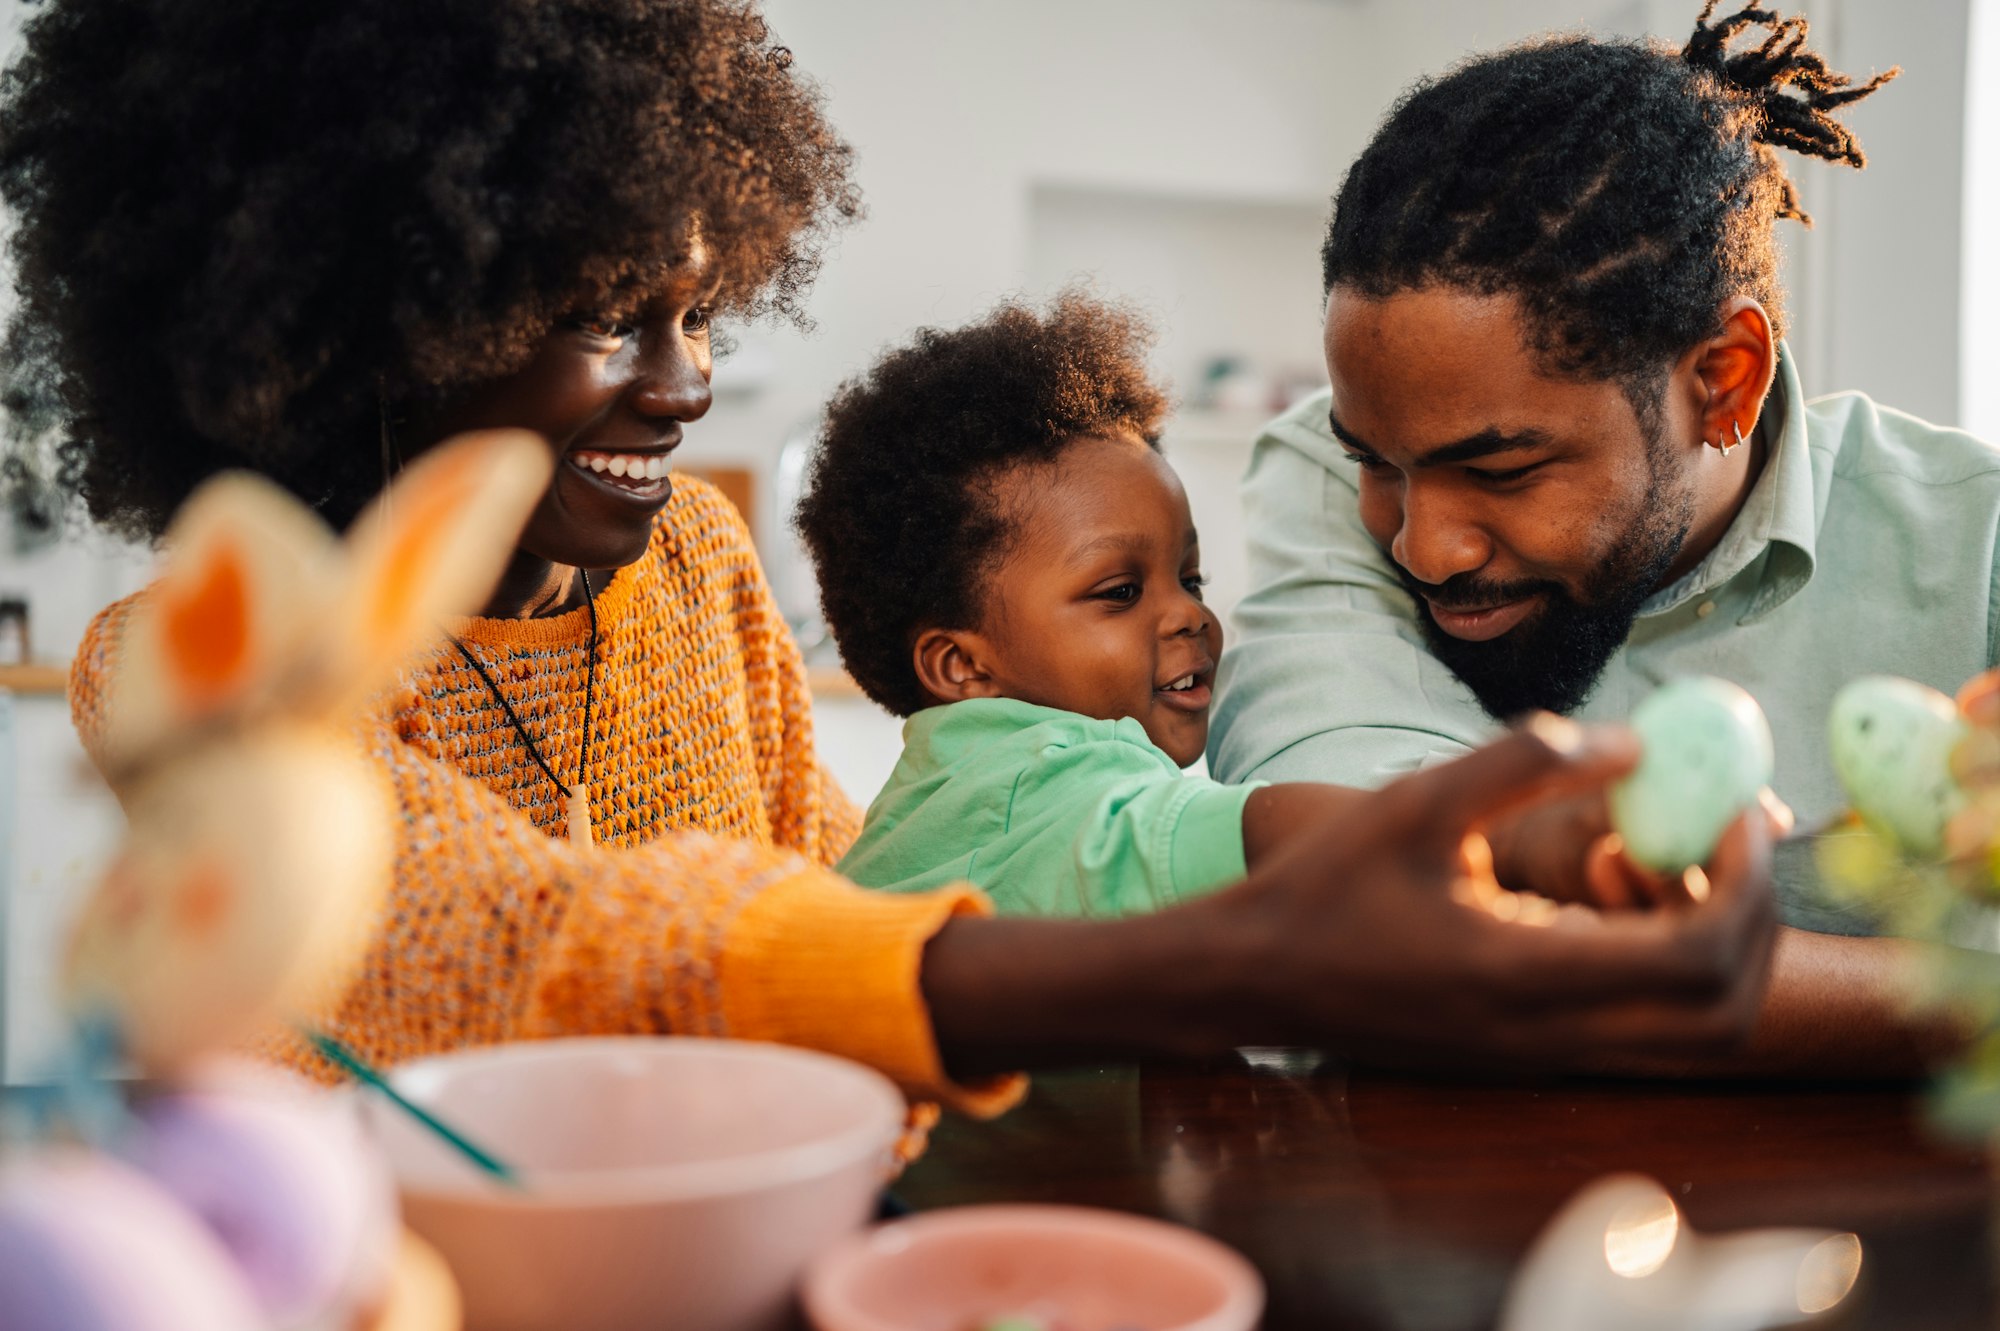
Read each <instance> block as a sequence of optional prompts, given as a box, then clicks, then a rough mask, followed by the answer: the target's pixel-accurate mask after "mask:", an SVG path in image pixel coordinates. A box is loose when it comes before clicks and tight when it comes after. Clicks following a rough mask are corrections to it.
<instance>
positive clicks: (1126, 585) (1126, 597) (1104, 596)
mask: <svg viewBox="0 0 2000 1331" xmlns="http://www.w3.org/2000/svg"><path fill="white" fill-rule="evenodd" d="M1097 596H1098V599H1099V600H1104V601H1116V602H1117V603H1118V604H1119V605H1130V604H1131V603H1132V602H1134V601H1136V600H1138V599H1139V584H1138V583H1136V582H1121V583H1119V584H1118V585H1117V586H1115V587H1106V588H1105V589H1104V590H1103V591H1101V592H1099V593H1097Z"/></svg>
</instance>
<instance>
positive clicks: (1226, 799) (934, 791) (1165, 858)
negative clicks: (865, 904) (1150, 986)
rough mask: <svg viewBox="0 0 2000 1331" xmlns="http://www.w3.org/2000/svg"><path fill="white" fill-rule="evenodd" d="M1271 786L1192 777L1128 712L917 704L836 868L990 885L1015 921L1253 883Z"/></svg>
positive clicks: (861, 876)
mask: <svg viewBox="0 0 2000 1331" xmlns="http://www.w3.org/2000/svg"><path fill="white" fill-rule="evenodd" d="M1261 784H1262V783H1261V782H1257V783H1252V784H1249V785H1240V786H1225V785H1223V784H1221V783H1220V782H1216V781H1211V780H1209V779H1208V778H1207V777H1200V776H1189V775H1188V774H1186V773H1185V772H1183V771H1181V770H1180V768H1179V767H1178V766H1176V765H1175V763H1174V760H1173V759H1172V758H1169V757H1168V756H1167V755H1166V754H1165V753H1164V752H1162V751H1161V750H1160V748H1159V747H1158V746H1157V745H1155V744H1154V743H1153V742H1152V741H1151V740H1149V739H1147V738H1146V730H1145V727H1143V726H1141V725H1140V724H1139V723H1138V722H1137V721H1134V720H1132V719H1131V718H1130V717H1125V718H1121V719H1120V720H1117V721H1097V720H1093V719H1092V718H1090V717H1087V716H1079V715H1078V714H1076V713H1075V712H1063V711H1057V710H1056V709H1054V708H1052V707H1037V706H1035V705H1034V704H1032V703H1025V702H1016V701H1014V700H1012V699H1009V698H978V699H974V700H972V701H969V702H959V703H951V704H949V705H947V706H943V707H932V708H928V709H926V710H924V711H921V712H918V713H917V714H916V715H915V716H913V717H911V718H910V719H909V721H907V722H906V723H905V724H904V726H903V756H902V758H901V759H900V760H899V761H898V762H897V763H896V770H895V771H894V772H893V773H891V774H890V777H889V784H888V785H887V786H885V787H883V790H882V793H881V794H880V795H877V796H876V797H875V802H874V803H873V804H871V805H869V806H868V819H867V821H866V823H864V824H863V826H862V828H861V836H860V838H859V839H858V840H857V841H855V843H854V846H853V848H852V849H850V850H849V851H848V852H847V856H846V858H845V859H843V860H841V862H840V872H842V873H843V874H845V875H847V876H848V877H849V878H852V879H853V880H854V881H855V882H857V883H860V884H861V885H863V886H864V887H874V888H881V889H884V890H886V891H891V892H918V891H923V890H925V889H927V888H933V887H939V886H942V885H944V884H946V883H956V882H968V881H969V882H971V883H974V884H976V885H977V886H979V887H980V888H983V889H984V890H985V891H986V892H987V894H988V895H990V896H991V897H992V898H993V900H994V903H995V904H996V905H998V906H999V908H1000V910H1001V911H1002V912H1004V913H1006V914H1009V915H1071V916H1075V915H1090V916H1100V917H1103V916H1114V915H1131V914H1137V913H1139V912H1143V911H1151V910H1158V909H1160V908H1161V907H1164V906H1170V905H1172V904H1173V903H1175V902H1176V901H1180V900H1183V899H1184V898H1187V897H1191V896H1195V895H1197V894H1199V893H1202V892H1207V891H1210V890H1211V889H1214V888H1217V887H1221V886H1224V885H1225V884H1228V883H1233V882H1235V881H1236V880H1238V879H1240V878H1242V877H1243V874H1244V864H1243V804H1244V801H1245V800H1247V799H1249V798H1250V792H1251V791H1252V790H1254V789H1256V788H1257V786H1258V785H1261Z"/></svg>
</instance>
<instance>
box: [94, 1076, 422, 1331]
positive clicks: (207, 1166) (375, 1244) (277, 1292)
mask: <svg viewBox="0 0 2000 1331" xmlns="http://www.w3.org/2000/svg"><path fill="white" fill-rule="evenodd" d="M192 1080H193V1084H192V1085H189V1086H185V1087H182V1088H180V1089H176V1090H173V1091H170V1092H168V1093H166V1094H162V1095H158V1096H156V1097H153V1098H151V1099H148V1100H147V1101H145V1102H144V1103H143V1104H142V1105H141V1106H140V1108H139V1121H140V1127H139V1131H138V1132H137V1133H136V1134H135V1135H134V1139H133V1144H132V1147H131V1153H132V1157H133V1160H134V1162H135V1163H137V1164H138V1165H139V1166H140V1167H141V1168H142V1169H144V1170H145V1171H146V1172H147V1173H148V1174H150V1175H152V1176H153V1178H154V1179H156V1180H157V1181H158V1182H159V1183H160V1184H161V1186H163V1187H165V1188H166V1189H167V1190H168V1191H169V1192H171V1193H172V1194H173V1195H174V1196H175V1197H177V1198H178V1199H179V1200H180V1202H181V1204H182V1205H184V1206H185V1207H187V1209H188V1210H189V1211H191V1212H192V1213H194V1214H195V1215H197V1216H199V1217H200V1218H201V1219H202V1220H203V1221H205V1222H206V1223H207V1224H208V1227H209V1229H210V1230H211V1231H212V1232H213V1233H214V1234H215V1235H216V1237H217V1238H218V1239H219V1240H220V1241H221V1242H222V1244H223V1246H224V1247H225V1248H227V1249H228V1250H229V1252H230V1253H231V1255H232V1256H233V1257H234V1258H235V1259H236V1262H237V1265H238V1266H239V1267H240V1268H241V1269H242V1271H243V1273H244V1275H245V1276H246V1277H247V1278H248V1280H249V1283H250V1288H251V1290H252V1291H253V1292H254V1293H255V1295H256V1296H257V1300H258V1303H259V1304H260V1305H261V1306H262V1308H263V1310H264V1313H265V1315H266V1317H267V1318H268V1319H269V1320H270V1321H271V1322H272V1323H273V1324H274V1325H277V1326H283V1327H299V1326H316V1325H332V1326H341V1325H345V1324H347V1323H348V1322H349V1321H350V1320H352V1317H353V1315H354V1312H355V1310H356V1309H357V1308H359V1307H363V1306H366V1305H368V1304H371V1303H372V1302H374V1301H375V1300H376V1299H377V1298H378V1297H379V1296H380V1294H381V1292H382V1289H383V1286H384V1285H385V1284H386V1283H387V1281H388V1278H389V1272H390V1267H391V1262H392V1259H393V1257H394V1253H395V1241H396V1235H397V1229H398V1225H397V1220H396V1207H395V1192H394V1186H393V1184H392V1183H391V1181H390V1179H389V1175H388V1171H387V1167H386V1165H385V1164H384V1163H383V1162H382V1160H381V1159H380V1158H379V1157H378V1156H377V1154H376V1153H375V1151H374V1150H373V1149H372V1147H371V1146H370V1144H369V1143H368V1141H367V1140H366V1139H365V1138H364V1136H363V1131H362V1127H361V1123H360V1116H359V1115H358V1114H356V1113H354V1112H353V1105H352V1104H351V1103H350V1102H349V1101H348V1100H347V1099H346V1097H344V1096H335V1095H331V1094H329V1093H327V1092H324V1091H320V1090H318V1089H316V1088H311V1087H308V1086H306V1085H304V1084H303V1083H299V1082H297V1081H295V1080H294V1079H292V1078H290V1077H286V1076H284V1075H283V1074H280V1073H277V1072H274V1071H272V1070H270V1069H266V1068H260V1067H252V1066H248V1065H245V1064H241V1063H235V1062H231V1061H217V1062H211V1063H209V1064H207V1065H205V1066H203V1067H201V1068H200V1069H199V1070H198V1071H197V1072H196V1073H195V1074H194V1077H193V1079H192Z"/></svg>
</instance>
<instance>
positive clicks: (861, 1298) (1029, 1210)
mask: <svg viewBox="0 0 2000 1331" xmlns="http://www.w3.org/2000/svg"><path fill="white" fill-rule="evenodd" d="M805 1304H806V1313H807V1316H808V1317H810V1318H811V1320H812V1325H813V1327H814V1328H815V1331H977V1328H979V1327H981V1326H983V1325H985V1324H986V1323H987V1322H989V1321H992V1320H994V1319H996V1318H1000V1317H1005V1316H1009V1315H1026V1316H1032V1317H1039V1318H1040V1319H1041V1320H1042V1322H1043V1323H1044V1324H1046V1325H1049V1326H1051V1327H1057V1326H1059V1327H1061V1328H1063V1331H1122V1329H1123V1328H1132V1329H1133V1331H1250V1328H1252V1327H1254V1326H1255V1325H1256V1324H1257V1318H1258V1316H1259V1315H1260V1314H1261V1313H1262V1312H1263V1310H1264V1283H1263V1281H1262V1280H1260V1279H1259V1278H1258V1276H1257V1272H1256V1269H1255V1268H1254V1267H1252V1266H1251V1265H1250V1263H1249V1262H1247V1261H1245V1260H1244V1259H1243V1258H1242V1257H1240V1256H1239V1255H1237V1254H1236V1253H1235V1252H1233V1251H1232V1250H1230V1249H1228V1248H1225V1247H1224V1246H1222V1245H1221V1244H1220V1243H1217V1242H1216V1241H1215V1240H1213V1239H1210V1238H1204V1237H1203V1236H1202V1235H1200V1234H1197V1233H1195V1232H1194V1231H1193V1230H1188V1229H1181V1228H1180V1227H1178V1226H1175V1225H1169V1224H1166V1223H1164V1222H1162V1221H1158V1220H1146V1219H1142V1218H1141V1217H1138V1216H1132V1215H1125V1214H1122V1213H1120V1212H1116V1211H1093V1210H1089V1209H1086V1208H1084V1207H1074V1206H968V1207H962V1208H959V1209H957V1210H949V1211H935V1212H932V1213H930V1214H928V1215H920V1216H916V1217H914V1218H912V1219H909V1220H899V1221H897V1222H896V1223H894V1224H891V1225H884V1226H882V1227H881V1228H879V1229H876V1230H872V1231H870V1232H869V1233H866V1234H862V1235H858V1236H856V1237H855V1238H852V1239H850V1240H848V1241H847V1242H845V1243H842V1244H841V1245H840V1246H839V1247H837V1248H833V1249H830V1250H829V1251H828V1252H826V1253H825V1254H823V1255H822V1256H821V1257H819V1258H818V1259H817V1260H816V1261H814V1262H813V1264H812V1266H811V1268H810V1269H809V1270H808V1271H807V1272H806V1281H805Z"/></svg>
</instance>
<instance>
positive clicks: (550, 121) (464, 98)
mask: <svg viewBox="0 0 2000 1331" xmlns="http://www.w3.org/2000/svg"><path fill="white" fill-rule="evenodd" d="M26 37H27V45H26V51H25V54H23V55H22V56H21V57H20V58H19V60H18V61H17V62H16V63H15V64H14V65H13V66H12V67H11V68H9V69H8V70H7V72H6V74H5V76H4V81H0V198H3V199H4V201H5V203H6V204H7V205H8V206H9V207H10V208H11V209H12V210H13V211H14V213H15V215H16V217H17V219H18V225H17V227H16V230H15V232H14V235H13V239H12V254H13V257H14V259H15V261H16V263H17V265H18V269H19V290H20V303H19V305H18V307H17V308H16V310H15V312H14V314H13V317H12V321H11V323H10V325H9V327H8V330H7V337H6V342H5V346H4V351H0V387H4V391H5V405H6V406H7V407H8V409H9V414H10V420H9V432H10V435H11V437H12V439H13V442H14V446H15V448H16V450H17V451H25V450H27V449H32V448H34V447H37V444H36V441H38V440H45V439H47V438H49V437H50V436H51V435H53V437H54V438H56V439H57V440H58V446H59V453H58V456H59V457H60V460H61V462H60V467H61V475H62V477H63V479H64V481H65V482H66V484H67V486H68V487H69V488H70V489H72V490H73V491H75V492H78V493H80V494H81V496H82V498H83V500H84V502H85V504H86V506H87V508H88V510H89V512H90V513H91V515H92V516H94V517H95V518H97V519H98V520H99V521H101V522H103V523H106V524H108V525H110V526H111V527H113V528H115V529H117V530H120V531H122V532H124V533H126V534H130V535H142V536H143V535H157V534H158V533H159V532H160V531H161V529H162V528H163V527H164V526H165V524H166V523H167V521H168V519H169V517H170V516H171V515H172V513H173V511H174V509H175V508H176V507H177V506H178V505H179V504H180V502H181V501H182V500H183V499H184V498H186V497H187V495H188V493H189V491H190V490H192V489H193V488H194V487H195V486H196V485H197V484H199V483H200V482H201V481H202V480H203V479H204V478H205V477H207V476H209V475H211V474H213V473H214V472H216V471H217V470H220V469H222V468H227V467H248V468H251V469H254V470H256V471H259V472H262V473H264V474H265V475H267V476H270V477H271V478H273V479H274V480H276V481H277V482H278V483H280V484H281V485H284V486H285V487H287V488H288V489H290V490H291V491H293V492H294V493H296V494H298V495H299V496H301V497H302V498H304V499H305V500H307V501H308V502H310V503H313V504H316V505H318V506H319V507H320V508H321V509H322V511H323V512H325V513H326V515H327V516H328V517H329V518H330V519H332V520H334V521H336V522H344V521H345V520H346V519H347V518H348V517H350V516H351V515H352V514H353V513H354V512H355V511H356V510H357V509H358V508H359V506H360V505H361V504H362V503H363V502H364V501H365V500H366V498H367V497H368V496H369V495H370V494H372V493H373V492H374V491H375V490H376V489H378V488H379V487H380V485H381V483H382V479H383V470H382V454H383V449H382V447H381V445H380V439H381V436H382V433H383V432H384V430H385V429H386V428H387V424H386V421H387V418H388V416H389V415H390V414H391V413H400V412H402V411H404V410H407V409H411V408H412V407H413V405H422V404H424V403H426V402H435V401H437V400H440V399H442V398H443V397H444V396H445V395H447V394H448V393H449V392H450V391H451V390H454V389H458V388H463V387H465V386H467V385H470V384H474V383H478V382H480V381H483V380H488V379H492V378H496V377H499V376H502V375H504V374H506V373H508V372H510V371H511V370H513V369H515V368H518V366H519V365H520V364H521V363H523V362H524V361H525V360H526V359H527V357H528V356H529V354H530V353H531V351H532V349H533V347H534V346H535V344H536V343H537V342H538V341H539V340H540V339H541V338H542V337H543V335H544V334H545V333H546V332H547V330H548V329H549V328H550V327H551V326H552V325H553V324H554V323H555V322H556V321H557V320H559V319H561V318H562V317H564V316H565V315H567V314H572V313H575V312H577V311H579V310H589V311H593V312H594V311H599V310H608V309H615V308H617V307H618V306H619V305H620V304H621V303H630V302H632V301H634V300H636V299H637V298H638V296H639V295H640V293H642V292H644V291H645V290H647V289H648V288H649V287H650V286H651V285H652V284H654V283H655V282H657V280H658V279H659V276H660V274H661V272H662V270H663V269H665V268H670V267H672V266H673V265H674V264H675V263H676V261H679V260H683V259H685V257H686V255H687V252H688V246H689V244H690V238H691V237H692V236H694V235H695V234H697V233H698V234H699V237H700V240H701V243H702V244H703V245H705V247H706V248H707V250H708V252H709V254H710V255H711V256H713V258H714V260H715V261H716V264H717V266H718V268H719V269H720V271H721V272H722V273H723V274H724V279H725V285H724V291H723V295H722V299H721V304H722V306H723V307H724V310H725V311H726V312H728V313H733V314H736V315H738V316H752V315H757V314H762V313H766V312H776V313H778V314H781V315H790V316H792V317H794V318H797V317H799V301H800V299H801V296H802V293H803V291H804V289H805V287H806V285H807V284H808V283H809V281H810V280H811V278H812V276H813V274H814V272H815V269H816V267H817V264H818V261H819V256H820V252H821V249H822V247H823V245H824V243H825V241H826V238H827V236H828V233H829V231H830V230H831V229H832V228H833V227H835V226H837V225H838V224H839V223H840V222H841V221H843V220H844V219H847V218H851V217H852V216H854V215H855V214H856V213H857V211H858V203H857V198H856V194H855V192H854V189H853V187H852V185H851V184H850V182H849V178H848V172H849V158H850V154H849V150H848V148H847V146H846V145H845V144H843V143H842V142H841V141H840V140H839V139H838V138H837V137H835V135H834V133H833V131H832V129H831V128H830V127H829V126H828V124H827V123H826V121H825V120H824V118H823V117H822V115H821V109H820V98H819V95H818V93H817V92H816V90H815V89H814V88H813V86H812V85H811V84H810V83H808V82H806V81H805V80H803V79H802V78H800V77H799V75H798V74H796V73H795V72H794V71H793V70H792V69H791V57H790V54H789V52H787V51H786V50H785V49H784V48H783V47H781V46H778V45H776V44H774V42H773V40H772V38H771V35H770V33H769V31H768V30H767V29H766V27H765V25H764V22H763V20H762V19H761V18H760V17H759V16H758V15H757V13H756V11H755V10H754V8H753V7H752V6H751V5H750V4H748V3H742V2H739V0H277V2H274V0H53V3H50V4H49V5H48V6H47V7H46V8H45V9H44V10H43V11H42V12H41V13H40V15H39V16H37V17H36V18H34V19H33V20H32V21H31V22H30V24H29V25H28V27H27V32H26Z"/></svg>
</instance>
